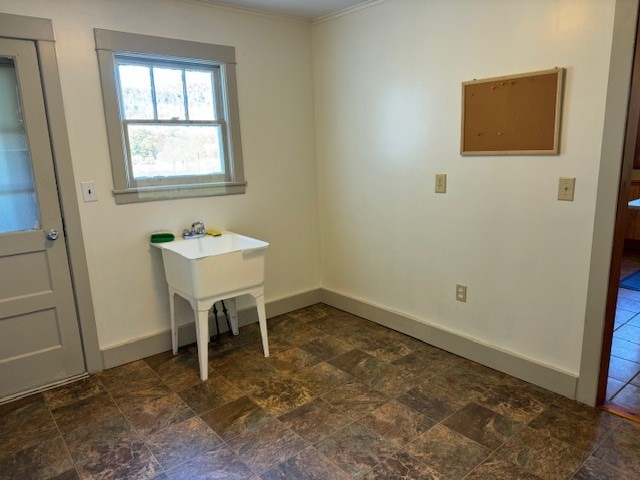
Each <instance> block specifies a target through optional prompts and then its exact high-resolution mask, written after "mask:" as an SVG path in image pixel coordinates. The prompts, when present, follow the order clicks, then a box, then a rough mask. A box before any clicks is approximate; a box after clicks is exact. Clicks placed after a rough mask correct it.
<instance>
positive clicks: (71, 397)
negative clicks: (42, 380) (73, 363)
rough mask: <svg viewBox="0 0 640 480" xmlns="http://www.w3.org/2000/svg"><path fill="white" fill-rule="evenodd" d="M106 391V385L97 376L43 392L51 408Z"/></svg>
mask: <svg viewBox="0 0 640 480" xmlns="http://www.w3.org/2000/svg"><path fill="white" fill-rule="evenodd" d="M102 392H104V387H103V386H102V384H101V383H100V382H99V381H98V379H97V378H96V377H95V376H92V377H89V378H83V379H82V380H78V381H76V382H73V383H70V384H68V385H64V386H62V387H58V388H55V389H53V390H47V391H46V392H42V395H43V396H44V399H45V401H46V402H47V405H48V406H49V408H51V409H54V408H59V407H64V406H66V405H69V404H70V403H75V402H79V401H82V400H85V399H87V398H89V397H93V396H94V395H97V394H99V393H102Z"/></svg>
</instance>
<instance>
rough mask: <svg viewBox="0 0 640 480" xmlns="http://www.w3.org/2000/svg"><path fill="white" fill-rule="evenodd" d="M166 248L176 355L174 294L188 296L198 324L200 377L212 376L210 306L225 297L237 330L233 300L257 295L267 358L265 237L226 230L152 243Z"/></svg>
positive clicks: (232, 326) (163, 258)
mask: <svg viewBox="0 0 640 480" xmlns="http://www.w3.org/2000/svg"><path fill="white" fill-rule="evenodd" d="M152 245H153V246H154V247H156V248H159V249H160V250H161V251H162V260H163V262H164V272H165V276H166V278H167V283H168V285H169V308H170V315H171V345H172V347H173V353H174V354H177V353H178V328H177V325H176V321H175V308H174V295H180V296H181V297H183V298H185V299H187V300H188V301H189V303H190V304H191V307H192V308H193V311H194V314H195V322H196V339H197V343H198V360H199V363H200V378H201V379H202V380H206V379H207V378H208V348H207V344H208V341H209V310H210V309H211V307H213V305H214V303H215V302H217V301H220V300H226V301H227V303H228V306H229V312H230V317H231V318H230V323H231V329H232V331H233V333H234V334H235V335H237V334H238V315H237V311H236V302H235V298H236V297H238V296H240V295H245V294H248V295H251V296H252V297H253V298H255V301H256V308H257V310H258V321H259V323H260V334H261V336H262V349H263V351H264V356H265V357H268V356H269V342H268V338H267V317H266V312H265V305H264V260H265V253H266V250H267V247H268V246H269V244H268V243H267V242H263V241H262V240H256V239H255V238H250V237H245V236H243V235H238V234H237V233H232V232H223V234H222V235H220V236H218V237H212V236H205V237H200V238H191V239H187V240H176V241H173V242H167V243H154V244H152Z"/></svg>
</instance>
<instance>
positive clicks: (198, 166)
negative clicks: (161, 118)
mask: <svg viewBox="0 0 640 480" xmlns="http://www.w3.org/2000/svg"><path fill="white" fill-rule="evenodd" d="M220 133H221V132H220V126H219V125H140V124H130V125H128V128H127V134H128V137H129V149H130V158H131V169H132V173H133V177H134V178H135V179H141V178H152V177H180V176H186V175H221V174H223V173H224V162H222V160H221V159H222V152H221V149H222V142H221V140H220V138H221V137H220Z"/></svg>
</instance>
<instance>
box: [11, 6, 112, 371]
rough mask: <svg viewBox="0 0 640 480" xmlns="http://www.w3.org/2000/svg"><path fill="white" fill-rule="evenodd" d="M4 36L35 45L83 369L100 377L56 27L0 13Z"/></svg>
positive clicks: (35, 19) (96, 334) (28, 18)
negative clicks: (83, 364) (57, 48)
mask: <svg viewBox="0 0 640 480" xmlns="http://www.w3.org/2000/svg"><path fill="white" fill-rule="evenodd" d="M0 32H2V33H0V37H3V38H14V39H20V40H30V41H33V42H35V45H36V51H37V54H38V62H39V67H40V79H41V82H42V90H43V95H44V103H45V109H46V112H47V126H48V128H49V138H50V141H51V153H52V156H53V165H54V169H55V180H56V183H57V188H58V199H59V202H60V209H61V212H62V221H63V225H64V231H65V236H66V240H67V259H68V262H69V267H70V270H71V283H72V288H73V293H74V301H75V308H76V312H77V316H78V328H79V330H80V337H81V341H82V347H83V350H84V361H85V367H86V370H87V372H96V371H99V370H102V369H103V368H104V361H103V359H102V352H101V351H100V345H99V343H98V330H97V326H96V320H95V314H94V310H93V299H92V297H91V289H90V286H89V285H90V284H89V268H88V266H87V257H86V253H85V248H84V238H83V235H82V224H81V221H80V208H79V204H78V192H77V190H76V180H75V177H74V174H73V163H72V161H71V148H70V145H69V135H68V132H67V124H66V118H65V113H64V104H63V98H62V87H61V84H60V72H59V70H58V61H57V58H56V50H55V35H54V32H53V24H52V22H51V20H49V19H46V18H38V17H26V16H22V15H11V14H6V13H0Z"/></svg>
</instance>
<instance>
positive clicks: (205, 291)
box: [157, 232, 269, 299]
mask: <svg viewBox="0 0 640 480" xmlns="http://www.w3.org/2000/svg"><path fill="white" fill-rule="evenodd" d="M157 246H158V247H160V248H161V249H162V260H163V262H164V269H165V274H166V276H167V283H168V284H169V285H171V286H172V287H173V288H174V289H175V290H177V291H178V292H180V293H183V294H186V295H188V296H190V297H193V298H196V299H202V298H207V297H212V296H218V295H222V294H226V293H233V292H235V291H237V290H241V289H247V288H251V287H255V286H258V285H262V284H263V283H264V259H265V252H266V248H267V247H268V246H269V244H268V243H267V242H263V241H262V240H256V239H255V238H249V237H245V236H243V235H238V234H237V233H231V232H225V233H223V234H222V235H220V236H219V237H212V236H209V235H207V236H205V237H201V238H193V239H188V240H178V241H175V242H169V243H161V244H157Z"/></svg>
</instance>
